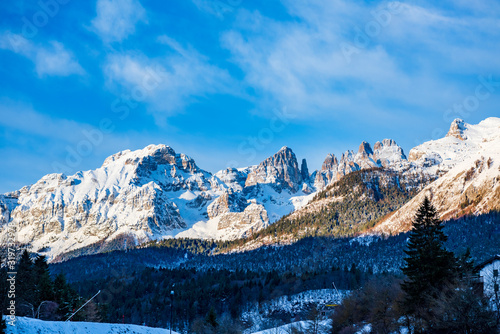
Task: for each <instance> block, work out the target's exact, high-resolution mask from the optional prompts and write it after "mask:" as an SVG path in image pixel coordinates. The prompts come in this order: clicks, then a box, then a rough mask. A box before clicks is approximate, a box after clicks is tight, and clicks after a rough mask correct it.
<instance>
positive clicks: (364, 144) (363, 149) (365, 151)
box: [358, 141, 373, 156]
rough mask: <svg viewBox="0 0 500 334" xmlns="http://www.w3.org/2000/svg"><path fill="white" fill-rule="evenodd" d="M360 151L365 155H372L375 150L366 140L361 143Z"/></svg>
mask: <svg viewBox="0 0 500 334" xmlns="http://www.w3.org/2000/svg"><path fill="white" fill-rule="evenodd" d="M358 153H359V154H362V155H365V156H370V155H372V154H373V150H372V148H371V146H370V144H369V143H367V142H365V141H364V142H362V143H361V145H359V150H358Z"/></svg>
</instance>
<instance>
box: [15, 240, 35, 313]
mask: <svg viewBox="0 0 500 334" xmlns="http://www.w3.org/2000/svg"><path fill="white" fill-rule="evenodd" d="M35 289H36V286H35V280H34V267H33V262H32V261H31V257H30V254H29V252H28V251H27V250H26V249H25V250H24V251H23V253H22V255H21V259H20V260H19V264H18V266H17V276H16V291H17V299H18V305H19V307H20V308H21V309H20V311H21V314H22V315H28V316H33V310H34V304H35V302H36V300H35V294H36V291H35Z"/></svg>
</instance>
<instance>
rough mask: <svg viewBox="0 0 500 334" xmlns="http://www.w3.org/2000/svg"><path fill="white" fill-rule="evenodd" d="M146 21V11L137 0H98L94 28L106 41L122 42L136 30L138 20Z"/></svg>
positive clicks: (93, 21) (93, 22)
mask: <svg viewBox="0 0 500 334" xmlns="http://www.w3.org/2000/svg"><path fill="white" fill-rule="evenodd" d="M141 21H142V22H145V21H146V11H145V10H144V8H143V7H142V6H141V4H140V2H139V1H137V0H98V1H97V16H96V17H95V18H94V19H93V20H92V22H91V23H92V28H93V30H94V31H95V32H96V33H97V34H98V35H99V36H100V37H101V39H102V40H103V41H104V42H105V43H110V42H116V41H117V42H120V41H122V40H124V39H125V38H127V37H128V36H129V35H131V34H133V33H134V32H135V26H136V24H137V23H138V22H141Z"/></svg>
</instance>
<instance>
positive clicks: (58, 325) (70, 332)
mask: <svg viewBox="0 0 500 334" xmlns="http://www.w3.org/2000/svg"><path fill="white" fill-rule="evenodd" d="M7 321H8V319H7ZM6 333H7V334H39V333H51V334H109V333H127V334H168V333H170V330H168V329H163V328H152V327H145V326H137V325H125V324H104V323H95V322H71V321H70V322H62V321H42V320H38V319H32V318H24V317H17V318H16V321H15V326H10V325H7V331H6ZM172 334H178V333H177V332H174V331H172Z"/></svg>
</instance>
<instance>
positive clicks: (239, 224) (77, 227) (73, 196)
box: [0, 145, 311, 258]
mask: <svg viewBox="0 0 500 334" xmlns="http://www.w3.org/2000/svg"><path fill="white" fill-rule="evenodd" d="M297 166H298V164H297V161H296V158H295V155H294V154H293V152H292V151H291V150H290V149H288V148H286V149H285V148H284V149H282V150H280V151H279V152H278V153H276V154H275V155H274V156H272V157H270V158H269V159H266V160H265V161H264V162H262V163H261V164H260V165H258V166H253V167H248V168H245V169H241V170H236V169H228V170H225V171H221V172H219V173H217V174H215V175H212V174H211V173H209V172H206V171H204V170H202V169H200V168H199V167H198V166H197V165H196V163H195V162H194V160H193V159H191V158H190V157H188V156H186V155H184V154H178V153H176V152H175V151H174V150H173V149H172V148H170V147H168V146H165V145H150V146H148V147H146V148H144V149H142V150H138V151H134V152H132V151H129V150H126V151H123V152H119V153H117V154H114V155H112V156H110V157H109V158H107V159H106V160H105V161H104V163H103V165H102V166H101V167H100V168H97V169H95V170H90V171H84V172H78V173H76V174H75V175H72V176H66V175H63V174H49V175H46V176H44V177H43V178H42V179H40V180H39V181H38V182H37V183H35V184H33V185H31V186H27V187H24V188H23V189H21V190H19V191H16V192H13V193H10V194H6V195H2V196H0V223H1V225H2V226H3V227H5V226H6V224H7V223H8V222H12V223H13V224H14V225H15V226H16V229H17V235H16V237H17V241H18V242H20V243H23V244H30V245H31V247H32V249H33V250H34V251H37V252H40V253H43V254H45V255H47V256H49V258H53V257H55V256H57V255H59V254H62V253H65V252H69V251H73V250H76V249H81V248H85V247H87V246H90V245H93V244H96V243H101V244H102V243H109V242H114V244H113V245H114V246H113V247H114V248H123V247H126V246H128V247H130V246H133V245H135V244H138V243H141V242H144V241H148V240H152V239H159V238H166V237H197V238H215V239H234V238H238V237H242V236H246V235H248V234H250V233H252V232H253V231H257V230H259V229H261V228H262V227H264V226H266V225H267V224H269V223H270V222H273V221H275V220H277V219H279V218H280V217H281V216H282V215H284V214H287V213H289V212H291V211H293V210H295V209H296V208H298V207H300V206H301V205H304V204H305V203H307V201H308V200H309V199H310V197H311V194H310V193H308V192H307V193H305V192H303V191H302V190H301V186H302V180H301V178H300V173H299V174H298V177H297V171H296V170H294V168H295V169H297ZM1 236H2V237H3V238H4V239H3V240H5V238H6V229H5V228H3V229H2V231H1Z"/></svg>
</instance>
